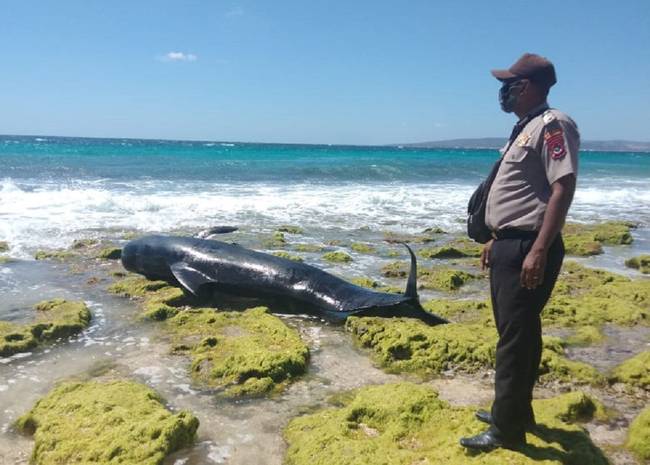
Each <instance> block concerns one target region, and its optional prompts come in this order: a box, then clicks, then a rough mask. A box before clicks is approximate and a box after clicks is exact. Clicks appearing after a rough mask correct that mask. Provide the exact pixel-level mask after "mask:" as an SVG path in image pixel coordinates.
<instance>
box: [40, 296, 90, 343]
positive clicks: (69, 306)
mask: <svg viewBox="0 0 650 465" xmlns="http://www.w3.org/2000/svg"><path fill="white" fill-rule="evenodd" d="M34 309H35V310H36V312H37V317H36V323H35V324H34V325H32V327H31V331H32V333H33V334H34V335H35V336H36V337H38V338H39V339H40V340H41V341H51V340H55V339H59V338H63V337H69V336H72V335H74V334H77V333H78V332H80V331H81V330H83V329H84V328H85V327H86V326H88V324H89V323H90V318H91V315H90V310H88V307H87V306H86V304H85V303H84V302H70V301H67V300H63V299H54V300H44V301H42V302H40V303H38V304H36V305H35V306H34Z"/></svg>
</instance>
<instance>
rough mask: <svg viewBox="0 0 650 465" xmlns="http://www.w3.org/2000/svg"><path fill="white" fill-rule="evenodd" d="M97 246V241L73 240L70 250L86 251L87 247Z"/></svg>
mask: <svg viewBox="0 0 650 465" xmlns="http://www.w3.org/2000/svg"><path fill="white" fill-rule="evenodd" d="M98 244H99V240H97V239H75V240H74V241H72V246H70V248H72V249H87V248H89V247H94V246H96V245H98Z"/></svg>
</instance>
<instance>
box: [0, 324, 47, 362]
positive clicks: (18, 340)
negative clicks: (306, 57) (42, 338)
mask: <svg viewBox="0 0 650 465" xmlns="http://www.w3.org/2000/svg"><path fill="white" fill-rule="evenodd" d="M37 345H38V339H37V338H36V336H34V334H32V332H31V328H30V327H29V326H28V325H18V324H14V323H10V322H8V321H0V357H8V356H10V355H13V354H17V353H19V352H27V351H29V350H32V349H33V348H34V347H36V346H37Z"/></svg>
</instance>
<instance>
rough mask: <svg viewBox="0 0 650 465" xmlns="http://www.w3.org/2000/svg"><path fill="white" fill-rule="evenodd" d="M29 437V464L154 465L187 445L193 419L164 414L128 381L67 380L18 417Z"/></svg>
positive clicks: (149, 393) (154, 397) (148, 393)
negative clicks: (30, 436)
mask: <svg viewBox="0 0 650 465" xmlns="http://www.w3.org/2000/svg"><path fill="white" fill-rule="evenodd" d="M16 426H17V427H18V429H19V430H21V431H23V432H24V433H26V434H33V435H34V440H35V445H34V450H33V452H32V457H31V463H33V464H37V465H51V464H70V463H93V464H107V465H108V464H114V463H122V464H133V465H135V464H138V465H160V464H161V463H162V462H163V459H164V458H165V457H166V456H167V455H169V454H170V453H172V452H174V451H176V450H178V449H181V448H183V447H187V446H189V445H190V444H192V442H193V440H194V436H195V433H196V429H197V428H198V426H199V421H198V420H197V419H196V417H194V416H193V415H192V414H191V413H189V412H187V411H182V412H179V413H177V414H172V413H171V412H169V411H168V410H167V409H166V408H165V406H164V403H163V400H162V399H161V398H160V397H159V396H158V394H156V393H155V392H154V391H153V390H151V389H149V388H148V387H146V386H143V385H141V384H138V383H134V382H131V381H113V382H85V383H80V382H69V383H63V384H60V385H59V386H57V387H56V388H54V389H53V390H52V391H51V392H50V393H49V394H48V395H47V396H46V397H44V398H42V399H41V400H40V401H38V402H37V403H36V405H35V406H34V408H32V410H31V411H29V412H28V413H26V414H25V415H23V416H22V417H20V418H19V419H18V420H17V422H16Z"/></svg>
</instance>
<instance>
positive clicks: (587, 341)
mask: <svg viewBox="0 0 650 465" xmlns="http://www.w3.org/2000/svg"><path fill="white" fill-rule="evenodd" d="M603 339H605V335H604V334H603V332H602V331H601V330H600V328H598V327H596V326H589V325H587V326H580V327H578V328H577V329H576V331H575V333H573V334H572V335H571V336H569V337H568V338H567V339H566V343H567V344H568V345H572V346H590V345H593V344H597V343H599V342H602V341H603Z"/></svg>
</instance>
